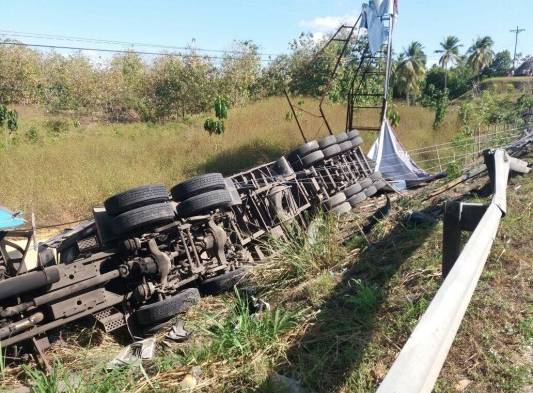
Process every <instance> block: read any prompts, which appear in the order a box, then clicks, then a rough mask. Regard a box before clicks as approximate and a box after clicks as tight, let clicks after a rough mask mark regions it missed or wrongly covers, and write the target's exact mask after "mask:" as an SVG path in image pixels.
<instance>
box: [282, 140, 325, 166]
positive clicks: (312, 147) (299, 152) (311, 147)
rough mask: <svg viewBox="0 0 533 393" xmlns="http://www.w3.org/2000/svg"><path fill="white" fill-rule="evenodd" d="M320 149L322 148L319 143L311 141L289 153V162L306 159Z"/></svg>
mask: <svg viewBox="0 0 533 393" xmlns="http://www.w3.org/2000/svg"><path fill="white" fill-rule="evenodd" d="M318 149H320V147H319V146H318V142H317V141H315V140H313V141H309V142H307V143H304V144H303V145H300V146H298V147H297V148H296V149H294V150H292V151H291V152H290V153H288V154H287V160H289V162H293V161H298V160H299V158H300V157H304V156H306V155H308V154H310V153H312V152H314V151H317V150H318Z"/></svg>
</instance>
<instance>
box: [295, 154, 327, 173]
mask: <svg viewBox="0 0 533 393" xmlns="http://www.w3.org/2000/svg"><path fill="white" fill-rule="evenodd" d="M323 159H324V153H322V150H317V151H314V152H312V153H310V154H308V155H306V156H303V157H302V158H301V159H300V160H298V161H296V162H293V163H292V165H293V166H294V167H295V168H296V169H297V170H300V169H305V168H309V167H310V166H313V165H315V164H316V163H317V162H320V161H322V160H323Z"/></svg>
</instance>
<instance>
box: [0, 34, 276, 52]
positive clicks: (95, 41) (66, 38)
mask: <svg viewBox="0 0 533 393" xmlns="http://www.w3.org/2000/svg"><path fill="white" fill-rule="evenodd" d="M0 35H1V36H8V37H23V38H37V39H52V40H60V41H71V42H88V43H93V44H108V45H128V46H132V47H133V46H140V47H145V48H161V49H173V50H194V51H198V52H212V53H232V54H248V53H250V52H246V51H239V50H231V49H230V50H224V49H205V48H191V47H184V46H173V45H163V44H152V43H143V42H131V41H118V40H107V39H97V38H86V37H77V36H65V35H56V34H45V33H29V32H21V31H12V30H0ZM257 55H258V56H261V57H267V56H269V57H275V56H278V55H280V54H279V53H260V52H258V53H257Z"/></svg>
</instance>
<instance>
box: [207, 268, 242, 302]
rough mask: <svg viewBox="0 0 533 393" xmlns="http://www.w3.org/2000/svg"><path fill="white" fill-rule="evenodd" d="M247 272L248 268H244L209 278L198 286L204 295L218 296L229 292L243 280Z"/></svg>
mask: <svg viewBox="0 0 533 393" xmlns="http://www.w3.org/2000/svg"><path fill="white" fill-rule="evenodd" d="M246 270H247V269H246V268H243V267H242V268H240V269H237V270H233V271H231V272H227V273H224V274H221V275H219V276H216V277H213V278H208V279H207V280H204V281H202V282H201V283H200V284H199V285H198V288H199V289H200V292H201V293H202V294H204V295H218V294H220V293H223V292H227V291H229V290H230V289H232V288H233V287H234V286H236V285H237V284H238V283H239V281H240V280H242V278H243V277H244V274H245V273H246Z"/></svg>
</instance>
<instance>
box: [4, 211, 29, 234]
mask: <svg viewBox="0 0 533 393" xmlns="http://www.w3.org/2000/svg"><path fill="white" fill-rule="evenodd" d="M25 222H26V221H24V219H23V218H22V217H20V215H19V214H18V213H13V212H12V211H11V210H9V209H7V208H5V207H2V206H0V230H6V229H10V228H15V227H18V226H21V225H22V224H24V223H25Z"/></svg>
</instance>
